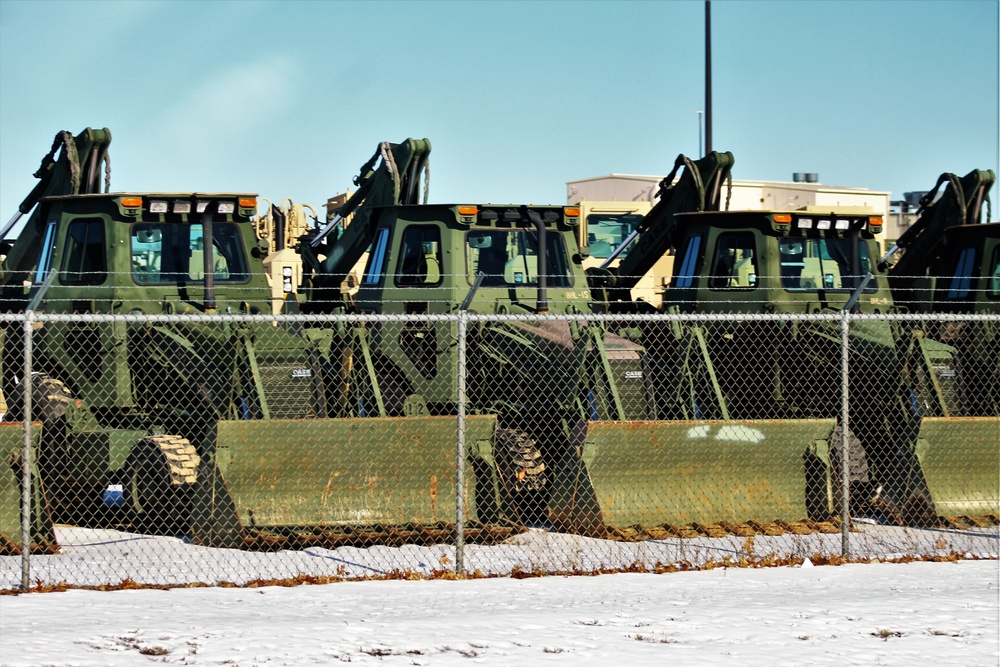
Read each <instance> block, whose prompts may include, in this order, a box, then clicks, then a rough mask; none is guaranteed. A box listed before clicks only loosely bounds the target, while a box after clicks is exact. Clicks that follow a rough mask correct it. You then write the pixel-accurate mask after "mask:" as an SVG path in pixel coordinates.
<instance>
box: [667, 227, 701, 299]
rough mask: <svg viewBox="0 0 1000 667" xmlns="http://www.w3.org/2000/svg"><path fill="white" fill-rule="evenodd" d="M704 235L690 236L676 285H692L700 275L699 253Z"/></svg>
mask: <svg viewBox="0 0 1000 667" xmlns="http://www.w3.org/2000/svg"><path fill="white" fill-rule="evenodd" d="M701 243H702V236H701V234H698V235H696V236H692V237H690V238H688V240H687V245H685V247H684V259H683V260H681V268H680V270H679V271H678V272H677V282H676V284H675V285H674V287H692V286H694V281H695V278H696V277H697V275H698V259H699V257H698V255H699V253H700V251H701Z"/></svg>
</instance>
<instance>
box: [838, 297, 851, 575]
mask: <svg viewBox="0 0 1000 667" xmlns="http://www.w3.org/2000/svg"><path fill="white" fill-rule="evenodd" d="M850 332H851V311H850V309H848V308H844V310H843V311H842V312H841V319H840V424H841V428H840V489H841V492H840V552H841V553H840V555H841V556H843V557H844V558H849V557H850V555H851V472H850V471H851V467H850V460H849V458H848V457H849V456H850V454H849V451H850V447H849V436H848V431H849V429H850V417H849V412H850V411H849V410H848V405H849V388H848V380H849V378H850Z"/></svg>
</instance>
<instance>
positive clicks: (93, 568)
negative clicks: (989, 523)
mask: <svg viewBox="0 0 1000 667" xmlns="http://www.w3.org/2000/svg"><path fill="white" fill-rule="evenodd" d="M56 532H57V537H58V539H59V544H60V545H61V552H60V553H58V554H55V555H51V556H33V557H32V558H31V577H30V579H31V582H32V583H33V584H34V585H37V584H42V585H48V586H52V585H60V584H67V585H70V586H100V585H107V584H111V585H115V584H120V583H121V582H124V581H126V580H130V581H131V582H136V583H140V584H149V585H168V586H169V585H184V584H188V583H195V582H200V583H207V584H220V583H234V584H238V585H245V584H247V583H249V582H254V581H260V580H265V581H267V580H279V579H292V578H296V577H299V578H301V577H338V578H347V579H351V578H355V579H357V578H363V577H372V576H374V577H380V576H386V575H390V576H391V575H394V574H398V573H406V574H415V575H418V576H432V575H434V574H435V573H440V572H442V571H445V572H447V571H449V570H451V571H453V570H454V569H455V562H456V553H455V548H454V547H453V546H450V545H444V544H441V545H435V546H416V545H408V546H403V547H386V546H375V547H370V548H366V549H362V548H356V547H341V548H338V549H323V548H319V547H313V548H309V549H306V550H303V551H280V552H276V553H263V552H248V551H237V550H232V549H213V548H208V547H201V546H197V545H194V544H190V543H187V542H185V541H183V540H181V539H178V538H173V537H162V536H150V535H136V534H130V533H123V532H118V531H111V530H90V529H82V528H70V527H57V528H56ZM841 539H842V538H841V535H840V534H820V533H814V534H811V535H792V534H786V535H781V536H774V537H768V536H762V535H758V536H755V537H753V538H744V537H721V538H709V537H704V538H696V539H669V540H647V541H644V542H614V541H610V540H598V539H592V538H586V537H580V536H578V535H567V534H560V533H551V532H548V531H545V530H538V529H533V530H529V531H528V532H525V533H521V534H518V535H514V536H513V537H511V538H510V539H508V540H507V541H505V542H504V543H503V544H499V545H494V546H480V545H471V544H470V545H467V546H466V548H465V556H464V568H465V571H466V572H469V573H480V574H483V575H488V576H496V575H500V576H506V575H510V574H516V573H517V572H527V573H553V572H555V573H561V572H596V571H602V570H603V571H609V570H619V571H621V570H633V571H634V570H648V571H656V570H657V569H659V568H662V567H663V566H669V565H681V566H683V567H695V568H697V567H704V566H705V565H706V564H711V563H722V562H724V561H725V560H726V559H730V560H732V561H740V560H744V561H749V562H754V561H761V560H764V561H767V560H768V559H777V561H778V562H781V561H783V560H788V559H793V560H796V559H797V560H799V561H801V559H803V558H814V559H815V557H816V555H819V556H820V557H821V558H823V557H831V556H833V557H836V556H839V555H840V554H841ZM850 550H851V551H850V553H851V556H852V557H854V558H862V559H864V558H874V559H898V558H901V557H905V556H914V557H942V556H945V557H947V556H950V555H951V554H959V555H961V556H962V557H963V558H964V557H965V556H966V555H969V556H973V557H976V558H991V559H996V558H1000V527H993V528H988V529H987V528H980V529H974V530H946V529H918V528H899V527H894V526H884V525H878V524H873V523H869V524H865V523H861V522H858V524H857V525H856V530H854V531H852V533H851V535H850ZM817 562H819V561H817ZM21 578H22V577H21V559H20V557H17V556H5V557H0V589H16V588H18V587H19V586H20V583H21Z"/></svg>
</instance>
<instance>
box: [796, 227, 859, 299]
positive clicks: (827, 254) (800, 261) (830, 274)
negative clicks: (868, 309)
mask: <svg viewBox="0 0 1000 667" xmlns="http://www.w3.org/2000/svg"><path fill="white" fill-rule="evenodd" d="M779 250H780V253H781V286H782V287H784V288H785V289H786V290H788V291H790V292H804V291H807V290H844V291H850V290H852V289H854V287H855V286H856V285H859V284H860V281H861V279H862V278H864V276H865V275H867V274H868V271H869V270H870V269H871V260H870V258H869V255H868V245H867V244H866V243H865V242H864V241H863V240H861V239H859V240H858V253H859V259H860V262H859V264H860V266H859V268H858V270H857V271H852V270H851V240H850V239H833V238H830V239H801V238H784V239H781V243H780V246H779ZM876 289H877V286H876V285H875V283H874V282H872V283H869V287H868V288H866V289H865V291H866V292H874V291H876Z"/></svg>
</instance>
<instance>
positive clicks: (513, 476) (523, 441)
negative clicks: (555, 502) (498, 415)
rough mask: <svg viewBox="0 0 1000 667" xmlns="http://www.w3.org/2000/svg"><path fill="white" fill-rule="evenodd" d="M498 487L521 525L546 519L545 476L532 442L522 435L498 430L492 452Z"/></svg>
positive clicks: (546, 480) (506, 430)
mask: <svg viewBox="0 0 1000 667" xmlns="http://www.w3.org/2000/svg"><path fill="white" fill-rule="evenodd" d="M494 454H495V456H496V462H497V468H498V473H499V477H500V484H501V485H502V486H503V490H504V491H505V492H506V494H505V495H507V496H508V497H509V498H510V500H511V501H512V503H513V505H514V507H513V510H514V512H515V514H516V518H517V519H518V520H519V521H521V522H522V523H542V522H544V521H545V520H546V519H547V513H546V509H547V505H548V499H547V495H548V486H549V485H548V475H547V474H546V471H545V462H544V461H543V460H542V453H541V451H539V449H538V445H537V443H536V442H535V440H534V439H533V438H532V437H531V436H529V435H528V434H527V433H525V432H524V431H521V430H519V429H511V428H499V429H497V432H496V446H495V448H494Z"/></svg>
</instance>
